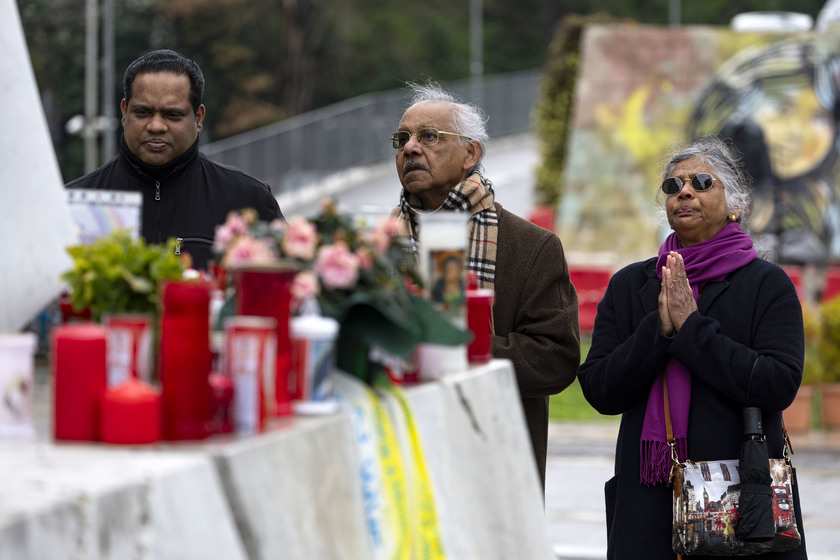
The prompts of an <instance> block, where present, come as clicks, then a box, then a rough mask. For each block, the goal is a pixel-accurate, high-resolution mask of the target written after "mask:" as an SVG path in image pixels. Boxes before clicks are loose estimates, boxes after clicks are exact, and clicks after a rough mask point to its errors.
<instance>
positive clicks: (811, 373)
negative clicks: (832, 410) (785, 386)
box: [802, 304, 825, 385]
mask: <svg viewBox="0 0 840 560" xmlns="http://www.w3.org/2000/svg"><path fill="white" fill-rule="evenodd" d="M802 322H803V325H804V327H805V369H804V371H803V374H802V385H817V384H818V383H820V382H821V381H822V379H823V377H824V369H825V368H824V366H823V361H822V356H821V346H822V337H823V328H822V322H821V319H820V310H819V308H817V307H814V306H811V305H807V304H806V305H803V306H802Z"/></svg>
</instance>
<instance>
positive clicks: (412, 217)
mask: <svg viewBox="0 0 840 560" xmlns="http://www.w3.org/2000/svg"><path fill="white" fill-rule="evenodd" d="M493 200H494V194H493V183H491V182H490V180H489V179H485V178H484V177H482V176H481V175H480V174H479V173H473V174H472V175H470V176H469V177H467V178H466V179H465V180H464V181H463V182H461V183H460V184H458V185H457V186H456V187H454V188H453V189H452V190H451V191H449V196H447V197H446V200H445V201H444V202H443V204H442V205H441V206H440V208H438V209H437V210H432V211H431V212H439V211H447V210H448V211H455V212H469V214H470V221H469V237H468V239H467V269H468V270H472V271H474V272H475V274H476V277H477V279H478V287H479V288H488V289H491V290H492V289H493V286H494V284H495V281H496V248H497V247H498V239H499V217H498V215H497V213H496V207H495V206H494V204H493ZM412 203H415V204H417V201H416V199H415V198H414V197H412V196H411V194H410V193H406V192H405V189H403V190H402V192H401V193H400V205H399V206H397V207H396V208H394V210H393V211H392V212H391V217H392V218H396V219H398V220H399V221H400V224H401V227H400V233H399V235H402V236H405V237H408V244H409V246H410V247H411V250H412V251H413V252H414V254H415V255H416V254H417V238H418V234H419V229H418V223H417V215H418V214H422V213H424V212H426V211H425V210H424V209H422V208H416V207H415V206H413V205H412Z"/></svg>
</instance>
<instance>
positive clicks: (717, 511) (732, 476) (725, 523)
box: [672, 459, 801, 556]
mask: <svg viewBox="0 0 840 560" xmlns="http://www.w3.org/2000/svg"><path fill="white" fill-rule="evenodd" d="M770 475H771V478H772V483H771V490H772V491H773V500H772V508H773V517H774V520H775V525H776V536H775V537H774V538H773V540H770V541H766V542H744V541H741V540H739V539H738V538H736V537H735V524H736V523H737V521H738V498H739V497H740V495H741V484H740V482H741V479H740V476H739V473H738V460H731V461H703V462H699V461H698V462H696V463H693V462H691V461H686V462H685V463H682V464H681V465H680V467H679V468H678V469H677V472H676V474H675V476H677V477H679V480H677V481H675V484H674V487H675V488H679V489H680V491H679V494H678V495H675V496H674V524H673V534H672V545H673V549H674V552H676V553H677V554H686V555H690V554H707V555H715V556H729V555H748V554H764V553H766V552H770V551H773V552H782V551H785V550H791V549H793V548H796V547H797V546H799V543H800V540H801V539H800V535H799V530H798V529H797V527H796V516H795V515H794V510H793V475H792V469H791V466H790V464H788V463H787V462H785V460H784V459H770Z"/></svg>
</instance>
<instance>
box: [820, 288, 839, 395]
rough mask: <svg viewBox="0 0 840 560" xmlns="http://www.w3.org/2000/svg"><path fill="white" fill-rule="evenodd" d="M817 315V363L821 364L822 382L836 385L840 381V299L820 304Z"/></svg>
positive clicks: (836, 298)
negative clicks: (818, 335) (818, 315)
mask: <svg viewBox="0 0 840 560" xmlns="http://www.w3.org/2000/svg"><path fill="white" fill-rule="evenodd" d="M819 314H820V324H821V333H820V337H819V361H820V363H821V364H822V381H823V382H824V383H837V382H839V381H840V297H835V298H832V299H830V300H828V301H825V302H823V303H821V304H820V306H819Z"/></svg>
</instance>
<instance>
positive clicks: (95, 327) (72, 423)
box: [52, 322, 108, 441]
mask: <svg viewBox="0 0 840 560" xmlns="http://www.w3.org/2000/svg"><path fill="white" fill-rule="evenodd" d="M107 340H108V332H107V330H106V329H105V327H103V326H102V325H99V324H97V323H90V322H81V323H68V324H66V325H61V326H58V327H56V328H55V329H54V330H53V334H52V370H53V379H54V383H55V385H54V388H53V403H54V409H53V410H54V414H53V435H54V437H55V439H57V440H71V441H96V440H97V439H98V437H97V436H98V433H97V431H98V430H97V429H98V424H99V423H98V414H99V399H100V398H101V397H102V394H103V393H104V392H105V388H106V386H107V382H108V373H107V364H108V361H107Z"/></svg>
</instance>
